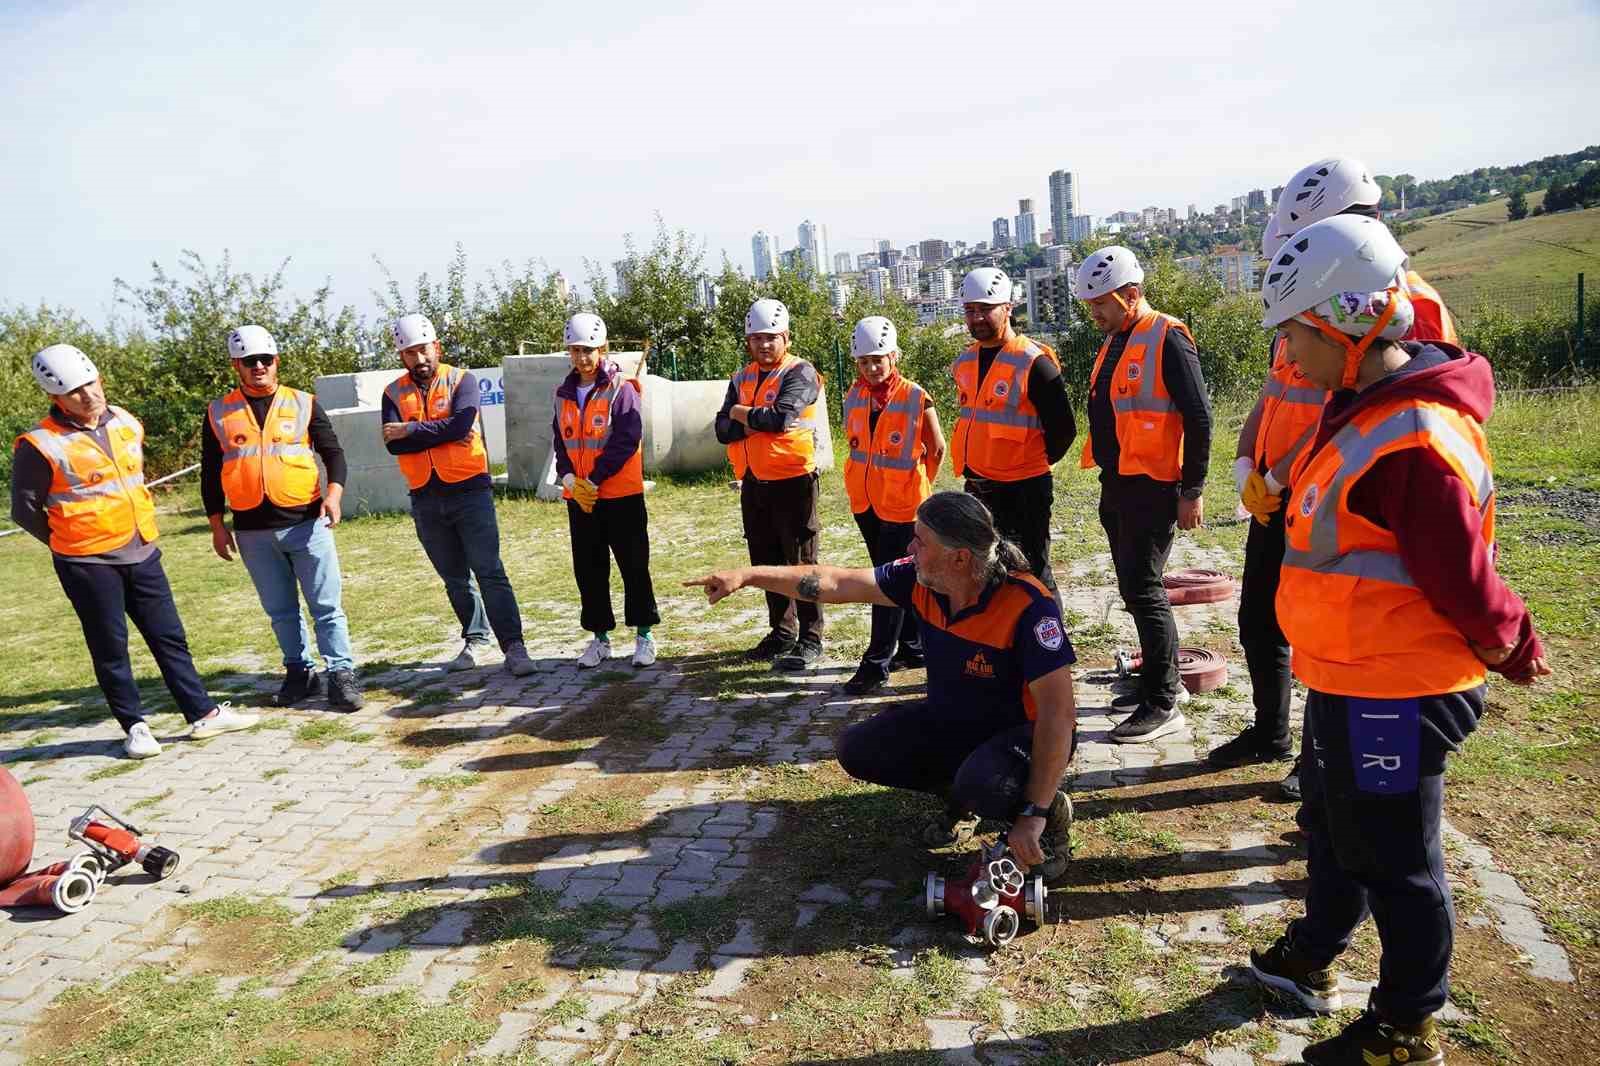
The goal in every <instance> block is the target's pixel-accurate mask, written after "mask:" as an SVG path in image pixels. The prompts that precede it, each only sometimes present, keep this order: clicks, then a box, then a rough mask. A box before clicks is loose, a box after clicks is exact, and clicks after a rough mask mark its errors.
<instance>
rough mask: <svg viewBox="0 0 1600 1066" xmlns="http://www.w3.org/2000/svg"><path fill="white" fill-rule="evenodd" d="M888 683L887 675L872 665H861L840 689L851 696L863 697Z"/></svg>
mask: <svg viewBox="0 0 1600 1066" xmlns="http://www.w3.org/2000/svg"><path fill="white" fill-rule="evenodd" d="M888 683H889V675H888V674H886V673H884V672H883V671H882V670H881V669H879V668H878V667H877V666H874V665H873V664H872V663H862V664H861V665H860V666H858V667H856V672H855V673H854V674H852V675H851V676H850V680H849V681H846V682H845V683H844V684H843V685H841V686H840V687H841V688H843V689H844V691H845V693H846V694H848V695H851V696H865V695H866V694H867V693H869V692H873V691H875V690H877V689H880V688H882V687H883V686H885V685H887V684H888Z"/></svg>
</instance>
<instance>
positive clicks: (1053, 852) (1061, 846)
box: [1028, 792, 1072, 885]
mask: <svg viewBox="0 0 1600 1066" xmlns="http://www.w3.org/2000/svg"><path fill="white" fill-rule="evenodd" d="M1039 847H1040V848H1041V849H1043V851H1044V862H1042V863H1040V864H1039V865H1038V866H1037V867H1036V868H1034V869H1033V870H1030V871H1028V872H1029V873H1037V874H1038V875H1039V876H1040V877H1043V878H1044V883H1045V884H1047V885H1054V884H1056V883H1057V882H1059V881H1060V880H1061V879H1062V878H1063V877H1065V876H1066V873H1067V864H1068V863H1070V862H1071V861H1072V797H1071V796H1068V795H1067V794H1066V793H1065V792H1057V793H1056V798H1055V799H1053V800H1051V801H1050V813H1049V814H1047V815H1045V819H1044V832H1043V833H1040V834H1039Z"/></svg>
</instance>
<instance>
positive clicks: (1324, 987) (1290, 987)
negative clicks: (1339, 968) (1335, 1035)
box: [1250, 925, 1360, 1062]
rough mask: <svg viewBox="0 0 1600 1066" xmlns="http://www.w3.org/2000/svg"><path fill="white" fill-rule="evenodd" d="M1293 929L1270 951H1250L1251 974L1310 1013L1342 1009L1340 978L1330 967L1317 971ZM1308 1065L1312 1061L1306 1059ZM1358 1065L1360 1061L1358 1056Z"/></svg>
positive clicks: (1252, 949)
mask: <svg viewBox="0 0 1600 1066" xmlns="http://www.w3.org/2000/svg"><path fill="white" fill-rule="evenodd" d="M1293 933H1294V926H1293V925H1290V927H1289V928H1288V930H1286V931H1285V932H1284V934H1283V935H1282V936H1280V937H1279V938H1278V939H1277V940H1275V941H1274V942H1273V944H1272V946H1271V947H1270V948H1268V949H1267V950H1265V951H1260V950H1258V949H1256V948H1251V949H1250V971H1251V972H1252V973H1254V974H1255V975H1256V980H1258V981H1260V982H1261V983H1262V984H1264V985H1266V986H1267V987H1268V988H1272V989H1276V990H1277V991H1279V992H1283V993H1285V994H1287V995H1290V996H1293V997H1294V998H1295V999H1298V1000H1299V1001H1300V1002H1301V1003H1303V1004H1305V1006H1306V1007H1307V1009H1309V1010H1314V1011H1316V1012H1318V1013H1319V1014H1329V1013H1331V1012H1333V1011H1336V1010H1338V1009H1339V1006H1340V1004H1341V1002H1342V999H1341V997H1340V995H1339V975H1338V974H1337V973H1335V972H1334V970H1333V967H1331V966H1322V967H1318V966H1315V965H1313V964H1312V962H1311V960H1309V959H1307V958H1306V957H1305V956H1304V955H1302V954H1301V953H1300V951H1299V949H1297V948H1296V947H1295V946H1294V939H1293ZM1306 1061H1307V1062H1310V1061H1311V1060H1310V1059H1309V1058H1307V1059H1306ZM1356 1061H1357V1062H1359V1061H1360V1056H1357V1058H1356Z"/></svg>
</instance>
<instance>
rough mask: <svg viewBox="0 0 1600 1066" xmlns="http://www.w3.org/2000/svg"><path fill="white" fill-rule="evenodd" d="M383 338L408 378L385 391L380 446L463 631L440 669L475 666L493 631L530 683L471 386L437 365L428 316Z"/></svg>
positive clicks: (514, 669)
mask: <svg viewBox="0 0 1600 1066" xmlns="http://www.w3.org/2000/svg"><path fill="white" fill-rule="evenodd" d="M390 330H391V332H392V333H393V335H394V346H395V348H396V350H397V351H399V353H400V361H401V362H403V363H404V364H405V367H406V372H405V373H404V374H401V375H400V376H399V377H398V378H396V379H395V380H394V381H392V382H390V383H389V386H388V387H387V388H385V389H384V390H383V441H384V446H385V447H386V448H387V449H388V450H389V454H390V455H392V456H394V457H395V460H396V461H397V462H398V463H399V464H400V472H401V473H402V474H404V475H405V479H406V484H407V485H408V486H410V488H411V520H412V521H413V522H414V523H415V524H416V527H417V540H419V541H421V542H422V550H423V551H424V552H426V553H427V556H428V561H429V562H431V563H432V564H433V568H434V570H435V571H436V572H437V573H438V575H439V577H440V578H442V579H443V580H444V589H445V594H446V595H447V596H448V597H449V598H450V606H451V608H452V609H454V611H455V614H456V618H458V619H460V621H461V636H462V639H463V641H464V643H463V644H462V647H461V651H460V652H458V653H457V654H456V657H455V658H453V659H451V660H450V661H449V662H448V663H446V664H445V668H446V669H447V670H471V669H472V668H473V667H476V666H479V665H482V662H483V659H484V656H485V655H486V653H487V652H488V649H489V634H490V631H491V630H492V631H493V633H494V636H495V638H496V639H497V640H498V641H499V643H500V650H501V651H502V652H504V653H505V665H506V669H507V670H509V671H510V672H511V673H512V674H514V675H516V676H518V677H524V676H526V675H528V674H531V673H534V672H535V671H536V670H538V668H539V667H538V665H537V664H536V663H535V662H534V661H533V660H532V659H530V658H529V657H528V649H527V647H526V646H525V645H524V644H523V642H522V613H521V611H520V610H519V609H518V607H517V596H516V593H514V592H513V591H511V579H510V578H508V577H506V568H505V565H504V564H503V563H502V562H501V561H500V522H499V520H498V519H497V518H496V516H495V511H494V489H493V484H492V482H491V481H490V478H489V452H488V449H487V448H485V447H484V443H483V426H482V424H481V418H480V415H479V411H478V382H477V379H476V378H474V377H473V376H472V375H471V374H469V373H467V372H466V371H465V370H461V369H459V368H457V367H453V366H450V365H448V364H446V363H443V362H441V361H440V360H441V359H442V358H443V354H444V352H443V349H442V348H441V347H440V345H439V336H438V334H437V333H435V332H434V328H433V323H432V322H430V321H429V320H428V318H427V316H425V315H419V314H410V315H401V316H400V317H399V318H397V319H395V321H394V323H393V325H392V326H391V327H390ZM474 579H476V582H474Z"/></svg>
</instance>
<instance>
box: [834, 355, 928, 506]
mask: <svg viewBox="0 0 1600 1066" xmlns="http://www.w3.org/2000/svg"><path fill="white" fill-rule="evenodd" d="M926 395H927V394H926V393H924V392H923V391H922V386H921V385H918V384H916V383H914V382H911V381H907V380H906V379H905V378H903V377H902V378H901V379H900V380H899V382H897V383H896V384H895V387H894V388H893V389H892V390H890V392H889V396H888V402H887V403H886V404H884V407H883V410H882V411H881V412H880V413H879V415H878V425H877V428H876V429H874V428H873V426H872V401H871V399H869V398H868V396H867V393H866V390H864V389H862V388H861V383H860V382H859V381H858V382H856V383H855V384H854V385H852V386H850V391H849V392H847V393H845V396H844V431H845V434H846V436H848V437H849V438H850V454H849V455H848V457H846V459H845V461H844V488H845V492H846V493H848V494H849V496H850V510H851V511H852V512H854V513H855V514H861V513H862V512H864V511H866V510H867V509H868V508H870V509H871V510H872V511H873V512H875V513H876V514H877V516H878V517H879V518H881V519H883V520H884V521H885V522H910V521H913V520H914V519H915V518H916V516H917V508H918V507H919V506H920V505H921V504H922V501H923V500H926V499H927V498H928V496H929V495H930V494H932V492H933V485H932V483H931V482H930V481H929V479H928V471H927V468H926V467H925V466H924V465H923V451H924V448H923V443H922V408H923V404H924V401H925V397H926Z"/></svg>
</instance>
